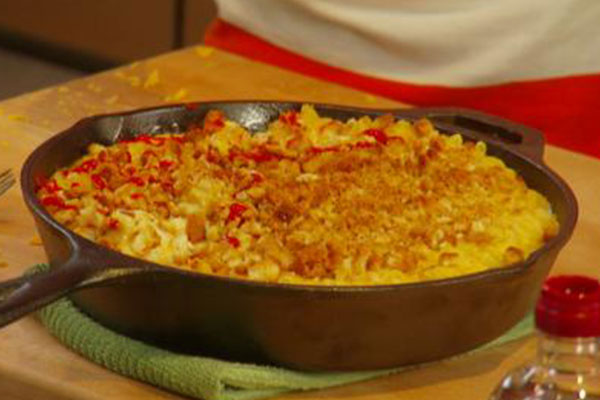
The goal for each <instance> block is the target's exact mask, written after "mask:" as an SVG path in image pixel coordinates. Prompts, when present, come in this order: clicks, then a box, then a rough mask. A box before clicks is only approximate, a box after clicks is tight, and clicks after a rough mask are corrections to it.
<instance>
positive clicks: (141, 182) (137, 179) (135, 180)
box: [129, 176, 146, 187]
mask: <svg viewBox="0 0 600 400" xmlns="http://www.w3.org/2000/svg"><path fill="white" fill-rule="evenodd" d="M129 182H131V183H133V184H134V185H135V186H139V187H142V186H144V185H145V184H146V183H145V182H144V180H143V179H142V178H140V177H139V176H132V177H131V178H129Z"/></svg>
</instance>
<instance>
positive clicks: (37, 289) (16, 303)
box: [0, 258, 97, 327]
mask: <svg viewBox="0 0 600 400" xmlns="http://www.w3.org/2000/svg"><path fill="white" fill-rule="evenodd" d="M95 271H97V270H94V269H90V268H89V266H88V265H87V264H86V263H84V262H82V261H80V260H79V259H77V258H72V259H70V260H68V261H67V262H66V263H65V264H64V265H61V266H60V267H58V268H52V269H50V270H49V271H45V272H39V273H34V274H31V275H25V276H22V277H19V278H15V279H12V280H9V281H5V282H0V327H3V326H5V325H8V324H9V323H11V322H13V321H15V320H17V319H19V318H21V317H23V316H25V315H26V314H29V313H30V312H33V311H35V310H37V309H39V308H42V307H43V306H45V305H48V304H50V303H52V302H53V301H55V300H57V299H59V298H60V297H62V296H64V295H65V294H67V293H69V292H71V291H73V290H76V289H79V288H82V287H83V286H85V283H86V281H88V280H89V279H90V278H92V277H93V275H94V273H95Z"/></svg>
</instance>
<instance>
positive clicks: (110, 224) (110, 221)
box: [107, 218, 119, 229]
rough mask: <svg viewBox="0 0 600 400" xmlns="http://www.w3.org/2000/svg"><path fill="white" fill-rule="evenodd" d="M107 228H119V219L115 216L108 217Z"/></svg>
mask: <svg viewBox="0 0 600 400" xmlns="http://www.w3.org/2000/svg"><path fill="white" fill-rule="evenodd" d="M107 225H108V229H118V228H119V220H118V219H115V218H109V219H108V224H107Z"/></svg>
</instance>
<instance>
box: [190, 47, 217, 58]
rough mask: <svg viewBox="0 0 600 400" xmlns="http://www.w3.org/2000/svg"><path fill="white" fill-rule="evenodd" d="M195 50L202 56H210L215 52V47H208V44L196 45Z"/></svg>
mask: <svg viewBox="0 0 600 400" xmlns="http://www.w3.org/2000/svg"><path fill="white" fill-rule="evenodd" d="M194 51H195V52H196V54H197V55H199V56H200V57H203V58H207V57H210V56H211V55H212V54H213V53H214V52H215V49H214V48H212V47H207V46H196V48H195V50H194Z"/></svg>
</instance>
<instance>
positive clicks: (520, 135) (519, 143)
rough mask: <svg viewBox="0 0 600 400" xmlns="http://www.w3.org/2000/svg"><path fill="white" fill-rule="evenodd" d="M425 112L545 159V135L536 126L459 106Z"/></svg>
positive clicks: (534, 158) (479, 136) (531, 156)
mask: <svg viewBox="0 0 600 400" xmlns="http://www.w3.org/2000/svg"><path fill="white" fill-rule="evenodd" d="M424 116H425V117H427V118H429V119H430V120H431V121H433V123H434V124H436V125H437V124H440V125H447V126H450V127H453V128H458V129H459V130H465V131H468V133H469V134H470V135H471V136H473V137H474V138H476V139H482V140H488V141H489V140H490V139H492V141H494V142H496V143H501V144H503V145H504V146H505V147H508V148H509V149H511V150H513V151H514V152H516V153H518V154H521V155H522V156H525V157H526V158H528V159H530V160H532V161H535V162H543V156H544V135H543V134H542V132H540V131H538V130H536V129H533V128H530V127H528V126H525V125H521V124H517V123H515V122H512V121H509V120H506V119H504V118H500V117H497V116H493V115H489V114H485V113H482V112H479V111H474V110H467V109H459V108H448V109H443V108H440V109H429V110H427V111H426V115H424Z"/></svg>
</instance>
